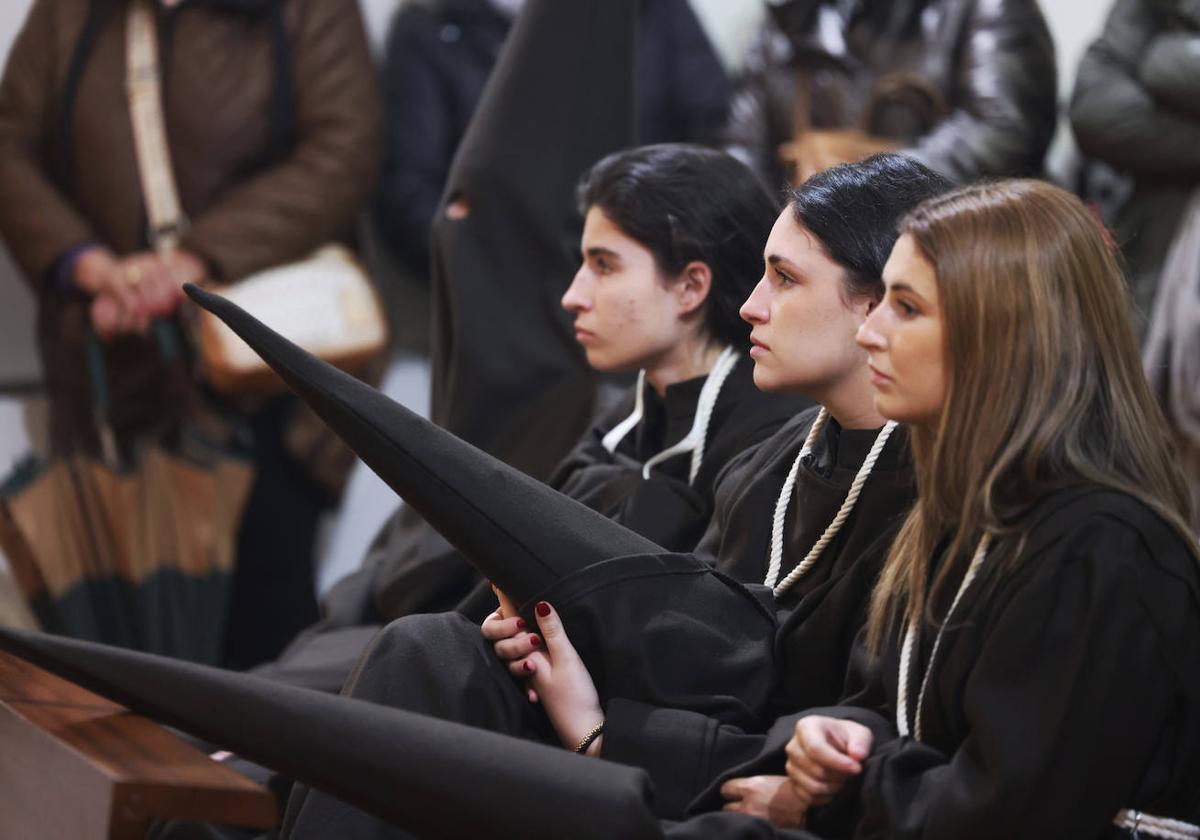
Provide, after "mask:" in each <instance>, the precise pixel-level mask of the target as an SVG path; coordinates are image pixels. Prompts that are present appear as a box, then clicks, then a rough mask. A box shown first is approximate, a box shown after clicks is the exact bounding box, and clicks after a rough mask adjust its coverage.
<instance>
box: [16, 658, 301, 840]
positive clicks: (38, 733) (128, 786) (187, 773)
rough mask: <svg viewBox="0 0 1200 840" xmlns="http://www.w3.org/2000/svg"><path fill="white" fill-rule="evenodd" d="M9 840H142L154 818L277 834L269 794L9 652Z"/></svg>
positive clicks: (145, 722)
mask: <svg viewBox="0 0 1200 840" xmlns="http://www.w3.org/2000/svg"><path fill="white" fill-rule="evenodd" d="M0 745H3V747H2V748H0V840H8V838H13V840H27V838H38V840H90V838H97V840H99V838H125V837H140V836H141V835H142V834H144V832H145V828H146V825H147V823H148V822H149V821H150V820H151V819H153V818H159V817H169V818H177V819H194V820H205V821H210V822H223V823H232V824H235V825H245V826H253V827H261V828H268V827H272V826H274V825H275V824H276V822H277V819H278V814H277V809H276V805H275V801H274V798H273V797H272V796H271V794H270V793H269V792H267V791H266V790H265V789H263V788H262V787H261V786H259V785H257V784H255V783H254V782H251V781H250V780H248V779H246V778H245V777H243V776H241V775H240V774H238V773H236V772H234V771H233V770H231V769H229V768H228V767H225V766H223V765H221V764H219V763H217V762H214V761H212V760H210V759H209V758H208V756H206V755H205V754H204V753H202V752H200V751H199V750H197V749H196V748H195V747H193V746H192V745H190V744H188V743H186V742H184V741H183V740H181V739H180V738H179V737H178V736H176V735H174V734H173V733H171V732H169V731H168V730H166V729H164V728H163V727H161V726H159V725H158V724H156V723H154V722H153V721H150V720H147V719H146V718H143V717H139V716H137V715H134V714H132V713H130V712H128V711H127V710H125V709H124V708H123V707H121V706H120V705H118V704H116V703H113V702H111V701H109V700H106V699H104V698H102V697H99V696H98V695H96V694H93V693H92V692H90V691H87V690H85V689H83V688H81V687H79V686H77V685H74V684H73V683H71V682H69V681H67V680H63V679H60V678H59V677H56V676H54V675H52V674H49V673H47V672H45V671H43V670H41V669H39V668H36V667H35V666H33V665H31V664H29V663H28V662H25V661H24V660H21V659H19V658H17V657H14V656H12V655H10V654H7V653H4V652H0Z"/></svg>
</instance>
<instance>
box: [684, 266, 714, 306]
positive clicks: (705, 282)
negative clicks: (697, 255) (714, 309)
mask: <svg viewBox="0 0 1200 840" xmlns="http://www.w3.org/2000/svg"><path fill="white" fill-rule="evenodd" d="M710 291H712V269H711V268H709V267H708V264H707V263H704V262H701V261H700V260H692V261H691V262H690V263H688V264H687V265H685V266H684V267H683V271H681V272H679V278H678V280H677V281H676V283H675V298H676V300H678V301H679V314H680V315H688V314H690V313H692V312H697V311H699V310H700V308H701V307H702V306H704V301H706V300H708V293H709V292H710Z"/></svg>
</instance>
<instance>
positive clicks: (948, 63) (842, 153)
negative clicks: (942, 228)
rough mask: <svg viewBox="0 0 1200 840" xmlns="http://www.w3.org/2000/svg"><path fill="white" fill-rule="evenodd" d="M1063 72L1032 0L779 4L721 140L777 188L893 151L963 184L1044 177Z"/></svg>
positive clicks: (785, 0)
mask: <svg viewBox="0 0 1200 840" xmlns="http://www.w3.org/2000/svg"><path fill="white" fill-rule="evenodd" d="M1055 72H1056V68H1055V59H1054V43H1053V41H1052V39H1051V37H1050V33H1049V30H1048V29H1047V27H1046V22H1045V20H1044V19H1043V17H1042V13H1041V11H1040V10H1039V8H1038V5H1037V3H1036V0H781V1H780V0H775V2H772V3H770V5H769V9H768V15H767V18H766V20H765V21H764V23H763V26H762V28H761V30H760V32H759V33H758V35H757V37H756V39H755V42H754V44H753V45H752V46H751V50H750V54H749V56H748V57H747V61H746V64H745V68H744V72H743V75H742V77H741V79H740V81H739V82H738V84H737V87H736V89H735V91H734V96H733V99H732V102H731V105H730V112H729V113H730V121H729V126H728V129H727V132H726V138H725V139H726V142H727V143H728V148H729V150H730V151H732V152H733V153H734V154H735V155H737V156H738V157H741V158H742V159H743V160H744V161H746V162H747V163H749V164H750V165H751V166H753V167H754V168H755V170H756V171H757V172H758V173H759V174H760V175H761V176H762V178H763V179H764V180H765V181H766V183H767V184H768V185H769V186H779V185H781V184H783V183H784V182H785V181H795V182H799V181H803V180H804V179H805V178H807V177H808V176H809V175H811V174H812V173H814V172H817V171H820V170H821V169H825V168H828V167H829V166H832V165H834V164H836V163H842V162H846V161H852V160H861V159H862V158H865V157H867V156H869V155H871V154H874V153H876V152H880V151H887V150H903V151H905V152H906V153H907V154H909V155H911V156H913V157H915V158H916V159H917V160H919V161H921V162H922V163H924V164H926V165H927V166H929V167H931V168H932V169H934V170H936V171H938V172H940V173H942V174H943V175H946V176H947V177H949V178H951V179H953V180H955V181H970V180H972V179H974V178H978V177H980V176H985V175H991V176H1000V175H1029V174H1038V173H1040V172H1041V169H1042V160H1043V157H1044V156H1045V153H1046V149H1047V147H1048V146H1049V144H1050V139H1051V137H1052V135H1053V134H1054V126H1055V121H1056V117H1057V111H1056V105H1055Z"/></svg>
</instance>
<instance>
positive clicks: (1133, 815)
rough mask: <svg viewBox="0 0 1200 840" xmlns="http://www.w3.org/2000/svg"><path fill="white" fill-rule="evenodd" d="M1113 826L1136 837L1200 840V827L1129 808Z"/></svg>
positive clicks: (1121, 812)
mask: <svg viewBox="0 0 1200 840" xmlns="http://www.w3.org/2000/svg"><path fill="white" fill-rule="evenodd" d="M1113 825H1115V826H1116V827H1117V828H1123V829H1126V830H1128V831H1130V832H1132V833H1133V835H1134V836H1135V837H1137V836H1141V835H1143V834H1145V835H1148V836H1150V837H1163V838H1166V840H1197V838H1200V826H1198V825H1192V824H1191V823H1188V822H1184V821H1183V820H1172V819H1168V818H1167V817H1156V816H1153V815H1151V814H1144V813H1142V812H1141V811H1135V810H1133V809H1132V808H1127V809H1125V810H1124V811H1120V812H1118V813H1117V816H1116V818H1115V819H1113Z"/></svg>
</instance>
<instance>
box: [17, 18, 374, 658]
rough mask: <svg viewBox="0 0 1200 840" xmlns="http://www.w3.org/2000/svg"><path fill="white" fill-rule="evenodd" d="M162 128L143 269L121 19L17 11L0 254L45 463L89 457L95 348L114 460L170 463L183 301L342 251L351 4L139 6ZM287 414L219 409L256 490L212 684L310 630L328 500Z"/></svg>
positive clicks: (364, 101) (258, 402) (347, 206)
mask: <svg viewBox="0 0 1200 840" xmlns="http://www.w3.org/2000/svg"><path fill="white" fill-rule="evenodd" d="M152 7H153V12H154V14H155V15H156V17H157V24H158V54H159V66H160V70H161V76H162V99H163V106H162V107H163V112H164V122H165V129H166V135H167V144H168V147H169V152H170V157H171V163H172V165H173V168H174V174H175V180H176V182H177V184H178V191H179V195H180V201H181V204H182V210H183V212H184V214H185V216H186V218H187V219H188V220H189V221H190V224H189V225H187V227H186V229H184V230H183V231H181V233H182V236H181V238H180V240H179V244H178V246H177V247H175V248H173V249H170V250H166V251H154V250H152V249H151V242H150V233H149V231H148V230H147V213H146V211H145V209H144V205H143V198H142V195H143V193H142V185H141V181H140V178H139V174H138V165H137V161H136V155H135V147H134V137H133V133H132V129H131V124H130V118H129V104H128V101H127V97H126V37H125V27H126V10H127V2H125V0H87V1H86V2H84V0H35V2H34V4H33V6H32V8H31V10H30V13H29V16H28V18H27V20H26V21H25V24H24V28H23V29H22V31H21V33H20V35H19V36H18V38H17V40H16V42H15V44H14V45H13V48H12V51H11V53H10V54H9V58H8V64H7V66H6V68H5V72H4V78H3V82H2V84H0V234H2V235H3V237H4V240H5V242H6V244H7V245H8V247H9V248H10V249H11V251H12V253H13V255H14V256H15V258H16V260H17V262H18V264H19V266H20V268H21V270H22V273H23V274H24V276H25V279H26V281H27V282H28V283H29V284H30V286H31V287H32V289H33V292H34V294H35V296H36V298H37V301H38V336H39V349H40V353H41V359H42V365H43V369H44V371H45V381H46V391H47V395H48V398H49V401H50V409H51V410H50V417H51V430H50V439H51V446H52V451H53V452H54V453H72V452H83V453H98V452H99V449H100V445H101V444H100V440H99V437H98V434H97V426H96V422H95V418H94V416H93V411H94V405H93V401H92V394H91V388H90V387H89V382H88V378H87V377H88V374H87V365H86V364H85V353H86V347H87V344H88V341H89V335H90V333H91V332H92V331H94V332H95V333H96V334H98V335H99V336H100V338H101V339H102V340H103V341H104V342H105V348H104V355H105V357H106V359H105V360H106V363H107V368H108V383H107V384H108V389H109V391H110V392H111V404H112V409H111V411H110V412H109V417H108V418H107V420H108V422H109V424H110V426H111V428H112V431H113V433H114V437H115V440H116V444H117V449H118V450H119V451H120V453H121V455H122V460H124V461H126V462H128V463H134V464H136V454H137V451H138V450H139V448H143V447H144V446H146V445H150V444H159V443H163V444H166V445H168V446H169V445H172V442H173V441H177V439H178V437H179V434H180V431H181V429H182V427H183V426H184V425H185V424H188V423H191V422H193V421H194V420H195V418H196V417H197V415H198V414H199V413H201V410H200V407H201V406H212V405H214V404H216V402H217V400H216V398H215V397H214V396H213V395H212V394H211V393H208V392H207V391H206V389H205V388H204V387H203V386H202V385H200V384H199V383H198V380H197V378H196V376H195V372H194V366H193V364H192V363H191V356H192V354H191V352H190V348H184V350H185V352H184V353H183V354H182V358H180V359H177V360H175V361H170V360H168V359H164V357H163V354H160V352H159V350H158V347H157V345H156V342H155V341H154V340H153V338H152V336H151V335H150V332H151V331H150V329H149V327H150V323H151V321H152V320H154V319H162V320H164V321H166V322H168V323H178V321H179V317H180V313H179V305H180V302H181V301H182V299H183V294H182V292H181V290H180V286H181V284H183V283H185V282H200V281H203V280H206V279H211V280H213V281H216V282H220V283H226V282H235V281H237V280H239V279H240V278H243V277H245V276H247V275H250V274H253V273H255V272H257V271H260V270H263V269H266V268H268V267H271V266H275V265H278V264H282V263H286V262H290V261H295V260H298V259H301V258H303V257H305V256H307V255H308V254H309V253H310V252H312V251H313V250H314V249H315V248H317V247H318V246H320V245H322V244H323V243H325V242H327V241H329V240H330V239H332V238H335V237H338V236H339V235H342V234H344V233H345V232H346V231H347V229H348V228H349V227H350V225H351V223H352V221H353V218H354V215H355V213H356V211H357V210H358V209H359V207H360V205H361V204H362V202H363V200H364V199H365V197H366V196H367V194H368V192H369V190H370V188H371V187H372V185H373V183H374V179H375V175H376V171H377V158H378V148H379V140H378V133H379V119H378V111H379V108H378V96H377V88H376V78H375V72H374V68H373V67H372V65H371V62H370V57H369V54H368V51H367V44H366V38H365V35H364V32H363V25H362V20H361V18H360V14H359V8H358V4H357V2H355V0H187V2H178V0H159V1H158V2H154V3H153V4H152ZM297 406H298V403H297V402H296V401H295V400H294V399H292V398H291V397H283V398H277V399H270V400H267V399H265V398H259V399H255V400H254V401H253V402H252V403H250V404H239V405H237V406H229V405H223V406H220V408H221V409H222V413H226V414H228V413H229V412H230V409H236V411H234V413H235V414H241V415H242V419H243V420H245V421H246V425H247V426H248V429H249V431H250V433H251V434H252V443H251V447H252V455H253V460H254V466H255V470H256V477H255V484H254V487H253V489H252V491H251V497H250V501H249V503H248V507H247V509H246V511H245V514H244V517H243V522H242V528H241V532H240V535H239V539H238V571H237V577H236V579H235V583H234V591H233V594H232V606H231V615H230V618H229V625H228V634H227V652H228V659H229V662H230V664H232V665H235V666H248V665H250V664H253V663H254V662H256V661H260V660H262V659H266V658H268V657H270V656H272V655H274V654H275V653H276V652H277V651H278V649H279V648H280V647H282V645H283V643H284V642H286V640H287V639H289V638H290V637H291V636H292V635H293V634H294V633H295V631H296V630H298V629H299V628H301V627H303V626H305V625H307V624H308V623H310V622H311V621H312V620H314V619H315V618H316V615H317V612H316V603H315V594H314V591H313V577H312V556H313V538H314V536H315V529H316V520H317V515H318V513H319V511H320V510H321V508H322V507H324V506H326V505H327V504H328V503H329V501H330V500H329V498H328V492H327V491H326V489H325V488H323V487H322V486H319V485H318V483H317V482H316V481H314V480H313V478H312V477H310V475H309V474H308V473H307V472H306V471H305V469H304V468H303V467H302V465H300V464H299V463H298V462H297V461H296V460H295V458H294V457H292V456H291V455H290V454H289V453H288V452H287V451H286V449H285V446H284V434H285V429H286V428H287V427H288V425H289V424H290V423H292V422H294V416H295V412H294V409H295V408H296V407H297Z"/></svg>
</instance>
